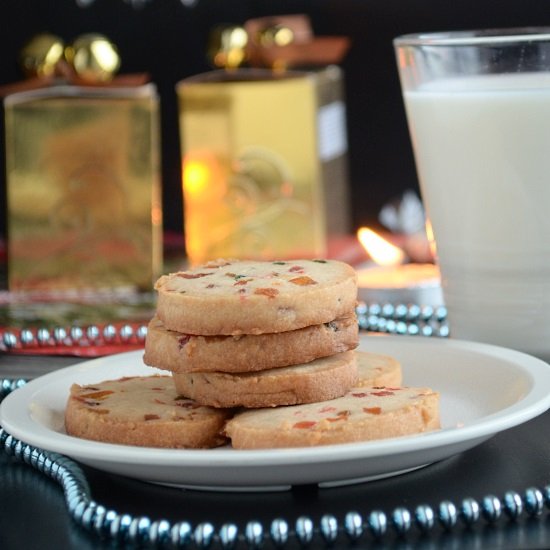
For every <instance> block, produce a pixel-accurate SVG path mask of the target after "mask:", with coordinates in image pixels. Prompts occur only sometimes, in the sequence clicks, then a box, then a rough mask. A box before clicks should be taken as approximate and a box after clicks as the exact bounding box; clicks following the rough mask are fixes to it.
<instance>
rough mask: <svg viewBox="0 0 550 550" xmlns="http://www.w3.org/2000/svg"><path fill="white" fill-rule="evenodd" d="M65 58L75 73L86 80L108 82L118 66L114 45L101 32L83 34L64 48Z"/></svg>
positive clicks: (118, 58) (116, 51)
mask: <svg viewBox="0 0 550 550" xmlns="http://www.w3.org/2000/svg"><path fill="white" fill-rule="evenodd" d="M65 58H66V59H67V61H68V63H69V64H70V65H72V67H73V69H74V71H75V73H76V74H77V75H78V76H79V77H80V78H81V79H82V80H85V81H88V82H98V83H101V82H108V81H110V80H111V79H112V78H113V76H114V75H115V74H116V73H117V71H118V69H119V68H120V56H119V54H118V50H117V48H116V47H115V45H114V44H113V43H112V42H111V41H110V40H109V39H108V38H106V37H105V36H103V35H101V34H95V33H89V34H83V35H81V36H79V37H77V38H76V40H75V41H74V42H73V43H72V44H71V45H70V46H67V48H66V49H65Z"/></svg>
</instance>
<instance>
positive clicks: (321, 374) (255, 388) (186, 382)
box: [172, 351, 357, 408]
mask: <svg viewBox="0 0 550 550" xmlns="http://www.w3.org/2000/svg"><path fill="white" fill-rule="evenodd" d="M172 377H173V379H174V384H175V387H176V389H177V391H178V393H180V394H181V395H185V396H186V397H189V398H191V399H193V400H194V401H196V402H197V403H201V404H202V405H209V406H212V407H248V408H258V407H277V406H280V405H294V404H297V403H312V402H315V401H326V400H327V399H334V398H335V397H339V396H341V395H344V394H345V393H346V392H347V391H348V390H349V389H350V388H351V387H353V386H354V385H355V383H356V381H357V366H356V361H355V353H354V352H353V351H346V352H343V353H339V354H337V355H333V356H331V357H323V358H321V359H315V360H314V361H311V362H310V363H306V364H303V365H294V366H291V367H281V368H276V369H268V370H263V371H259V372H250V373H240V374H233V373H224V372H192V373H173V375H172Z"/></svg>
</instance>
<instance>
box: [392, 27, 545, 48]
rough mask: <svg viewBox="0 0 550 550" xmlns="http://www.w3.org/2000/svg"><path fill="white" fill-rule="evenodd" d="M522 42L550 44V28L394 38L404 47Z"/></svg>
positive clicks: (506, 29)
mask: <svg viewBox="0 0 550 550" xmlns="http://www.w3.org/2000/svg"><path fill="white" fill-rule="evenodd" d="M521 42H550V27H517V28H500V29H499V28H495V29H478V30H462V31H446V32H426V33H413V34H404V35H401V36H398V37H396V38H394V40H393V44H394V46H396V47H402V46H494V45H499V44H503V45H507V44H514V43H521Z"/></svg>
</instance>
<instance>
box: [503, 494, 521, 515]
mask: <svg viewBox="0 0 550 550" xmlns="http://www.w3.org/2000/svg"><path fill="white" fill-rule="evenodd" d="M503 505H504V512H505V514H506V515H507V516H508V517H509V518H510V519H512V520H516V519H518V518H519V516H521V513H522V512H523V501H522V500H521V496H520V495H519V494H518V493H516V491H507V492H506V493H505V494H504V499H503Z"/></svg>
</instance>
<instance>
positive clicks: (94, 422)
mask: <svg viewBox="0 0 550 550" xmlns="http://www.w3.org/2000/svg"><path fill="white" fill-rule="evenodd" d="M230 415H231V412H230V411H225V410H216V409H213V408H210V407H203V406H201V405H199V404H197V403H194V402H193V401H191V400H190V399H186V398H183V397H180V396H178V394H177V393H176V389H175V388H174V383H173V381H172V378H171V377H170V376H156V375H155V376H135V377H128V378H119V379H118V380H106V381H103V382H99V383H97V384H88V385H86V386H80V385H78V384H73V386H72V387H71V393H70V396H69V399H68V402H67V407H66V409H65V428H66V431H67V433H68V434H69V435H73V436H76V437H81V438H84V439H92V440H95V441H103V442H106V443H119V444H123V445H137V446H140V447H166V448H211V447H218V446H219V445H222V444H224V443H226V442H227V440H226V438H225V437H224V436H223V435H222V430H223V426H224V423H225V421H226V419H227V418H228V417H229V416H230Z"/></svg>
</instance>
